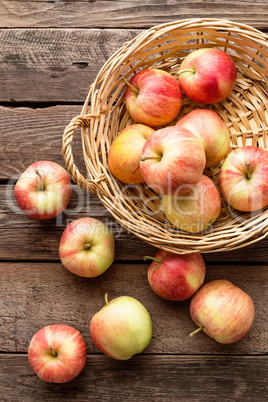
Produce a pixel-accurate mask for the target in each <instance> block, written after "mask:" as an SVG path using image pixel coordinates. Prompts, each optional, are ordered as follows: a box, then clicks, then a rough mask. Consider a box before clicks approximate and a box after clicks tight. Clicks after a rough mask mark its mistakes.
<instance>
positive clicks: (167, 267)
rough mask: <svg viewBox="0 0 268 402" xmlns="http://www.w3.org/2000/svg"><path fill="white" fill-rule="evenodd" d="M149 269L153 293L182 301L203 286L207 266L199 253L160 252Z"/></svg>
mask: <svg viewBox="0 0 268 402" xmlns="http://www.w3.org/2000/svg"><path fill="white" fill-rule="evenodd" d="M144 260H145V261H147V260H152V261H153V262H152V263H151V265H150V267H149V269H148V281H149V284H150V286H151V288H152V289H153V291H154V292H155V293H156V294H157V295H158V296H160V297H162V298H164V299H167V300H173V301H182V300H186V299H189V298H190V297H192V296H193V294H194V293H195V292H196V291H197V290H198V289H199V288H200V286H201V285H202V284H203V282H204V279H205V275H206V266H205V263H204V260H203V258H202V256H201V254H199V253H192V254H175V253H171V252H168V251H165V250H160V251H158V253H157V254H156V256H155V257H150V256H145V257H144Z"/></svg>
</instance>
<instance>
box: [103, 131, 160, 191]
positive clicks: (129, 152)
mask: <svg viewBox="0 0 268 402" xmlns="http://www.w3.org/2000/svg"><path fill="white" fill-rule="evenodd" d="M153 132H154V129H152V128H151V127H148V126H145V125H144V124H133V125H131V126H128V127H126V128H125V129H124V130H122V131H121V133H120V134H119V135H118V136H117V137H116V139H115V140H114V142H113V143H112V146H111V148H110V151H109V154H108V165H109V168H110V170H111V172H112V174H113V175H114V176H115V177H116V178H117V179H119V180H121V181H122V182H124V183H128V184H138V183H143V182H144V180H143V178H142V176H141V173H140V157H141V152H142V148H143V146H144V144H145V142H146V140H147V139H148V138H149V136H150V135H151V134H152V133H153Z"/></svg>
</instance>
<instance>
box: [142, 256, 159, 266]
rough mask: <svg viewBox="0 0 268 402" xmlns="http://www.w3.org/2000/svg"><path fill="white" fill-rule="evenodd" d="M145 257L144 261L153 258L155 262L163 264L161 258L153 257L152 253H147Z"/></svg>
mask: <svg viewBox="0 0 268 402" xmlns="http://www.w3.org/2000/svg"><path fill="white" fill-rule="evenodd" d="M143 259H144V261H147V260H153V261H155V262H158V263H159V264H161V262H162V261H161V260H159V259H158V258H155V257H151V256H150V255H145V256H144V257H143Z"/></svg>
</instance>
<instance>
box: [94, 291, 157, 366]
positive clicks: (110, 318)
mask: <svg viewBox="0 0 268 402" xmlns="http://www.w3.org/2000/svg"><path fill="white" fill-rule="evenodd" d="M105 302H106V304H105V306H104V307H103V308H102V309H101V310H100V311H98V312H97V313H96V314H95V315H94V316H93V317H92V319H91V321H90V334H91V337H92V340H93V342H94V344H95V345H96V346H97V348H98V349H99V350H100V351H101V352H102V353H104V354H105V355H107V356H109V357H111V358H113V359H117V360H128V359H130V358H131V357H132V356H133V355H135V354H137V353H141V352H142V351H143V350H144V349H145V348H146V347H147V346H148V344H149V343H150V341H151V338H152V322H151V318H150V315H149V313H148V311H147V310H146V308H145V307H144V306H143V305H142V304H141V303H140V302H139V301H138V300H136V299H134V298H133V297H129V296H120V297H117V298H116V299H113V300H112V301H110V302H108V297H107V294H106V295H105Z"/></svg>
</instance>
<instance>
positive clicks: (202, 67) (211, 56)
mask: <svg viewBox="0 0 268 402" xmlns="http://www.w3.org/2000/svg"><path fill="white" fill-rule="evenodd" d="M178 74H179V82H180V85H181V89H182V90H183V92H184V93H185V95H186V96H188V98H190V99H192V100H193V101H195V102H199V103H216V102H220V101H222V100H224V99H225V98H227V96H228V95H229V94H230V93H231V91H232V89H233V87H234V84H235V80H236V75H237V73H236V67H235V64H234V62H233V60H232V58H231V57H230V56H229V55H228V54H226V53H225V52H223V51H222V50H219V49H215V48H209V49H198V50H195V51H194V52H191V53H190V54H189V55H188V56H187V57H186V58H185V59H184V60H183V62H182V63H181V65H180V69H179V71H178Z"/></svg>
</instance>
